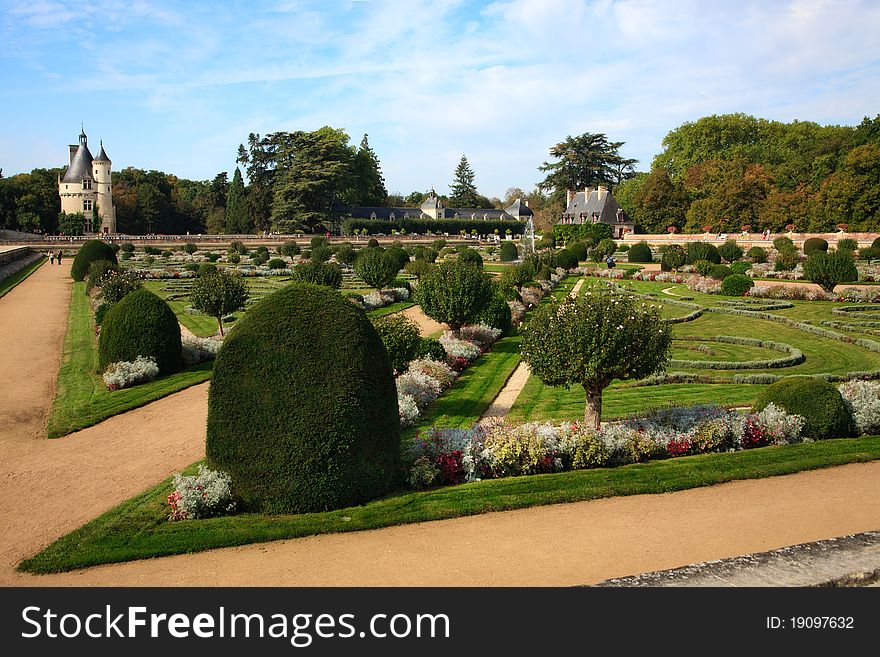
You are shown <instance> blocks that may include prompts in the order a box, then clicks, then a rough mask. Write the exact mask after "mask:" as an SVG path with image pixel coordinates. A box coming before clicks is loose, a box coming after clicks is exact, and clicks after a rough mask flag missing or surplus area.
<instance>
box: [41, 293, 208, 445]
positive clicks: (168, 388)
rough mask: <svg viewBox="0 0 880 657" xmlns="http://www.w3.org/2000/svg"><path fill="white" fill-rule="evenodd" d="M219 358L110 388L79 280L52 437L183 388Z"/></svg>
mask: <svg viewBox="0 0 880 657" xmlns="http://www.w3.org/2000/svg"><path fill="white" fill-rule="evenodd" d="M213 365H214V364H213V363H212V362H209V363H203V364H201V365H197V366H195V367H192V368H190V369H188V370H184V371H183V372H178V373H177V374H172V375H170V376H164V377H161V378H159V379H156V380H155V381H150V382H149V383H144V384H141V385H138V386H134V387H132V388H125V389H123V390H116V391H110V390H107V386H105V385H104V380H103V379H102V378H101V376H100V375H99V374H98V373H97V372H98V345H97V340H96V339H95V326H94V319H93V317H92V313H91V308H90V307H89V298H88V296H86V294H85V283H84V282H79V283H74V284H73V293H72V295H71V300H70V314H69V315H68V318H67V333H66V335H65V336H64V349H63V351H62V355H61V369H60V370H59V371H58V380H57V383H56V386H55V399H54V400H53V401H52V410H51V412H50V415H49V427H48V435H49V438H60V437H61V436H66V435H67V434H70V433H73V432H74V431H79V430H80V429H85V428H86V427H90V426H92V425H95V424H97V423H98V422H101V421H103V420H106V419H107V418H109V417H112V416H114V415H118V414H119V413H123V412H125V411H129V410H131V409H133V408H138V407H140V406H144V405H145V404H148V403H150V402H152V401H156V400H157V399H161V398H162V397H166V396H168V395H170V394H172V393H175V392H179V391H181V390H183V389H185V388H188V387H190V386H193V385H195V384H197V383H202V382H203V381H206V380H208V379H209V378H210V376H211V370H212V369H213Z"/></svg>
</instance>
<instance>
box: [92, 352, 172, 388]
mask: <svg viewBox="0 0 880 657" xmlns="http://www.w3.org/2000/svg"><path fill="white" fill-rule="evenodd" d="M102 376H103V379H104V383H106V384H107V389H108V390H121V389H123V388H129V387H131V386H133V385H137V384H139V383H147V382H148V381H152V380H153V379H155V378H156V377H157V376H159V366H158V365H157V364H156V359H155V358H152V357H149V358H147V357H145V356H138V357H137V358H136V359H135V360H134V361H133V362H129V361H119V362H117V363H110V364H109V365H108V366H107V368H106V369H105V370H104V374H103V375H102Z"/></svg>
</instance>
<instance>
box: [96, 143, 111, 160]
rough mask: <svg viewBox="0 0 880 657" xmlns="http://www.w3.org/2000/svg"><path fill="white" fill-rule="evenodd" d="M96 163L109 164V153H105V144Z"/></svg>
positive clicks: (102, 145) (102, 144)
mask: <svg viewBox="0 0 880 657" xmlns="http://www.w3.org/2000/svg"><path fill="white" fill-rule="evenodd" d="M94 161H95V162H109V161H110V158H109V157H107V153H106V152H105V151H104V142H103V141H102V142H101V151H100V152H99V153H98V157H96V158H95V160H94Z"/></svg>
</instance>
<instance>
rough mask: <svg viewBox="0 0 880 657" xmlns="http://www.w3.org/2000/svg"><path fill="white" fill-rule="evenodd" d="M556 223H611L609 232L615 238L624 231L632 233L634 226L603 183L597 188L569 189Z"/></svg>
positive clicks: (621, 235)
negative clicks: (560, 215) (564, 206)
mask: <svg viewBox="0 0 880 657" xmlns="http://www.w3.org/2000/svg"><path fill="white" fill-rule="evenodd" d="M557 223H560V224H587V223H593V224H597V223H604V224H611V234H612V235H613V236H614V237H615V238H622V237H623V236H624V235H625V234H626V233H634V232H635V228H636V226H635V224H634V223H633V222H632V221H631V220H630V219H629V217H627V216H626V213H625V212H624V211H623V208H621V207H620V204H619V203H618V202H617V199H615V198H614V196H612V195H611V192H609V191H608V188H606V187H604V186H603V185H599V187H598V188H597V189H591V188H590V187H587V188H585V189H584V190H583V191H579V192H573V191H571V190H569V191H568V192H567V198H566V208H565V212H563V213H562V218H561V219H560V220H559V221H558V222H557Z"/></svg>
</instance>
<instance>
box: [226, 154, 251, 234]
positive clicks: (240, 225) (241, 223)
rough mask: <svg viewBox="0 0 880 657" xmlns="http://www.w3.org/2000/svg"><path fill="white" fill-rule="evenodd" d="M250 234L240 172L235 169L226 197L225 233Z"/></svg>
mask: <svg viewBox="0 0 880 657" xmlns="http://www.w3.org/2000/svg"><path fill="white" fill-rule="evenodd" d="M249 232H251V227H250V221H249V220H248V209H247V198H246V197H245V192H244V180H243V179H242V177H241V171H240V170H239V169H238V167H235V174H233V176H232V183H231V184H230V185H229V194H228V195H227V196H226V233H227V234H229V235H234V234H245V233H249Z"/></svg>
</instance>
